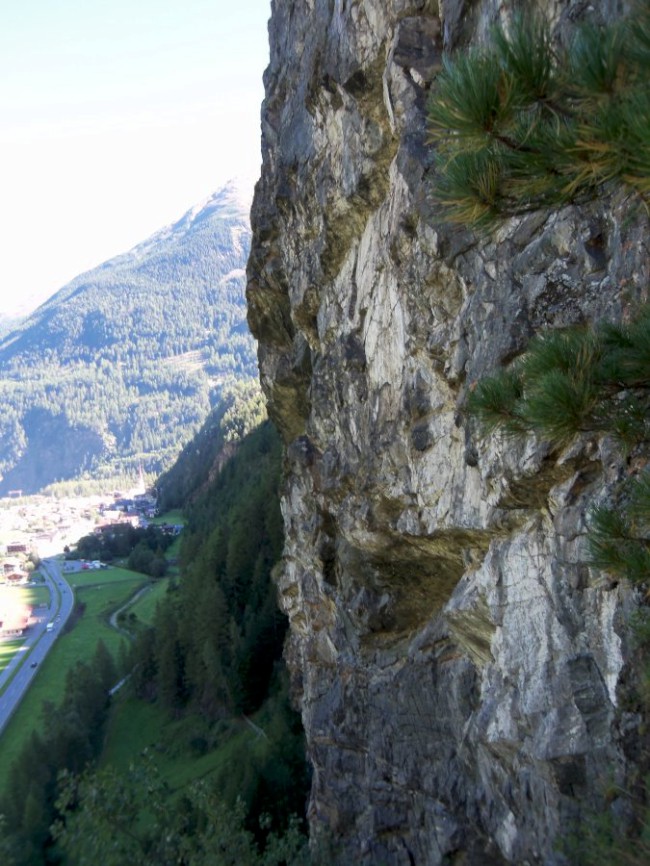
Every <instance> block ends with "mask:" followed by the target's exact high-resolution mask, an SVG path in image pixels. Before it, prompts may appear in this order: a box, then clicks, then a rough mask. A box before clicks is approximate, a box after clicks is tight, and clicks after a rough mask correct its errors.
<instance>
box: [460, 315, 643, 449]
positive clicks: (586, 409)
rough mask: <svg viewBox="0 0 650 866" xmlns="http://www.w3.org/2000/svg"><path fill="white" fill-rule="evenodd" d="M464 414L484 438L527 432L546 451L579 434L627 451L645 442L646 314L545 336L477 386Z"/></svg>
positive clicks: (542, 335)
mask: <svg viewBox="0 0 650 866" xmlns="http://www.w3.org/2000/svg"><path fill="white" fill-rule="evenodd" d="M467 409H468V411H469V412H470V413H471V414H473V415H474V416H476V417H477V418H478V419H479V421H480V422H481V424H482V425H483V427H484V428H485V429H486V430H487V431H491V430H494V429H497V428H499V429H502V430H503V431H504V432H505V433H506V434H509V435H514V436H522V435H526V434H528V433H534V434H536V435H537V436H539V437H540V438H542V439H544V440H547V441H548V442H550V444H551V445H553V446H556V447H560V446H563V445H566V444H568V442H570V441H571V439H573V438H574V436H575V435H576V434H578V433H581V432H603V433H609V434H611V435H612V436H614V437H615V438H616V439H617V440H618V442H619V443H620V444H621V446H622V447H623V448H624V449H626V450H629V449H630V448H632V447H633V446H635V445H638V444H640V443H643V442H646V441H647V440H648V439H649V438H650V411H649V410H650V308H646V309H645V310H644V311H643V313H642V314H641V315H640V317H639V318H638V319H637V320H636V321H635V322H633V323H631V324H628V325H612V324H606V325H601V326H599V327H595V328H570V329H566V330H556V331H549V332H546V333H543V334H540V335H538V336H537V337H535V338H534V339H533V340H532V341H531V343H530V344H529V346H528V349H527V351H526V352H525V353H524V354H523V355H522V356H521V357H520V358H519V359H517V361H515V362H514V363H513V364H512V365H511V366H510V367H509V368H508V369H506V370H503V371H501V372H500V373H498V374H497V375H495V376H491V377H488V378H485V379H482V380H481V381H480V382H478V383H477V384H476V386H475V388H474V390H473V391H471V392H470V394H469V397H468V400H467Z"/></svg>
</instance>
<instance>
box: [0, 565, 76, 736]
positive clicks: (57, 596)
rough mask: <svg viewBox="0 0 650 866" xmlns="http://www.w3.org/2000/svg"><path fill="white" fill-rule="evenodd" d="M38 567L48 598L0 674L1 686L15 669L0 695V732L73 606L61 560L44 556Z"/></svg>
mask: <svg viewBox="0 0 650 866" xmlns="http://www.w3.org/2000/svg"><path fill="white" fill-rule="evenodd" d="M40 571H41V574H42V575H43V577H44V578H45V581H46V583H48V584H49V586H50V591H51V599H52V600H51V602H50V607H49V609H48V611H47V615H46V616H43V617H41V618H40V619H39V621H38V622H37V623H35V624H34V625H32V626H30V628H29V632H28V635H27V639H26V640H25V643H24V644H23V646H22V647H21V649H20V650H19V652H17V653H16V655H15V656H14V657H13V659H12V660H11V664H9V665H8V666H7V667H6V668H5V670H4V671H3V672H2V674H1V675H0V687H2V685H3V684H4V683H5V682H6V681H7V680H8V679H9V677H10V676H11V674H12V673H13V672H14V671H16V670H17V673H16V675H15V677H14V678H13V680H12V681H11V683H10V684H9V686H8V687H7V690H6V691H5V692H4V694H3V695H2V697H0V734H1V733H2V731H3V730H4V729H5V726H6V725H7V723H8V721H9V719H10V718H11V716H12V714H13V713H14V711H15V710H16V707H17V706H18V704H19V703H20V702H21V700H22V698H23V696H24V694H25V692H26V691H27V689H28V688H29V686H30V684H31V682H32V680H33V679H34V677H35V676H36V674H37V673H38V670H39V667H40V665H41V663H42V662H43V659H44V658H45V656H46V655H47V654H48V652H49V651H50V649H51V648H52V645H53V643H54V641H55V640H56V639H57V637H58V636H59V634H60V633H61V629H62V628H63V626H64V625H65V623H66V621H67V619H68V617H69V616H70V614H71V613H72V608H73V607H74V594H73V592H72V589H71V587H70V585H69V584H68V582H67V581H66V580H65V578H64V577H63V574H62V573H61V563H60V562H59V561H58V560H56V559H44V560H42V562H41V568H40ZM48 622H54V629H53V630H52V631H47V630H46V625H47V624H48ZM30 650H31V651H30ZM34 663H36V665H35V666H34Z"/></svg>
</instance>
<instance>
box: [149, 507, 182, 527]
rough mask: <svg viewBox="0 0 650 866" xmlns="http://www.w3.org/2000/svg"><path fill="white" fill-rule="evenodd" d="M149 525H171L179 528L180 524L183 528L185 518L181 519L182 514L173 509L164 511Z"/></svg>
mask: <svg viewBox="0 0 650 866" xmlns="http://www.w3.org/2000/svg"><path fill="white" fill-rule="evenodd" d="M151 523H171V524H173V525H177V524H178V525H179V526H180V525H181V524H182V525H183V526H185V518H184V517H183V512H182V511H179V509H178V508H175V509H174V510H173V511H166V512H165V513H164V514H161V515H159V516H158V517H154V519H153V520H152V521H151Z"/></svg>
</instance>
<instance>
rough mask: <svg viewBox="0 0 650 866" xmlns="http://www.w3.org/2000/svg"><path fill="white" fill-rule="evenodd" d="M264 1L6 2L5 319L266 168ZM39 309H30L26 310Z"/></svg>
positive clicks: (0, 70)
mask: <svg viewBox="0 0 650 866" xmlns="http://www.w3.org/2000/svg"><path fill="white" fill-rule="evenodd" d="M269 15H270V0H234V2H233V0H19V2H18V0H14V2H8V0H7V2H2V3H1V5H0V81H1V82H2V85H1V86H0V238H1V247H0V250H1V252H0V313H2V312H7V311H10V310H14V309H16V308H18V307H19V306H20V305H21V304H23V305H24V304H25V302H26V301H28V300H30V299H33V298H34V296H38V299H39V301H40V300H43V299H44V297H46V296H49V295H50V294H52V293H53V292H54V291H56V290H57V289H59V288H60V287H61V286H62V285H64V284H65V283H66V282H68V281H69V280H70V279H72V278H73V277H74V276H76V275H77V274H78V273H81V272H82V271H84V270H87V269H88V268H91V267H94V266H95V265H97V264H100V263H101V262H102V261H105V260H106V259H108V258H110V257H112V256H113V255H116V254H118V253H120V252H124V251H126V250H127V249H129V248H130V247H132V246H133V245H135V244H136V243H138V242H139V241H141V240H144V239H145V238H146V237H147V236H148V235H149V234H151V233H152V232H153V231H155V230H156V229H158V228H161V227H162V226H164V225H166V224H167V223H169V222H171V221H173V220H174V219H176V218H178V217H180V216H181V215H182V213H183V212H184V211H185V210H187V209H188V208H189V207H190V206H192V205H193V204H196V203H197V202H199V201H201V200H202V199H203V198H206V197H207V196H208V195H209V194H210V193H212V192H213V191H214V190H215V189H217V188H218V187H219V186H220V185H221V184H222V183H223V182H224V181H225V180H227V179H228V178H230V177H232V176H234V175H248V176H249V177H250V178H251V185H252V180H253V179H254V178H255V177H256V176H257V174H258V172H259V164H260V156H259V153H260V144H259V139H260V132H259V126H260V124H259V114H260V104H261V100H262V96H263V89H262V73H263V71H264V68H265V66H266V64H267V61H268V45H267V30H266V25H267V21H268V18H269ZM32 305H33V301H32Z"/></svg>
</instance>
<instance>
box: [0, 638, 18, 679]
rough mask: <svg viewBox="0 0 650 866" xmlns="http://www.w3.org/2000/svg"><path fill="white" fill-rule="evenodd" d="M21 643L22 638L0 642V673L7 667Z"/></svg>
mask: <svg viewBox="0 0 650 866" xmlns="http://www.w3.org/2000/svg"><path fill="white" fill-rule="evenodd" d="M23 643H24V641H23V638H17V639H16V640H6V641H0V673H2V671H3V670H4V669H5V668H6V667H7V665H8V664H9V663H10V661H11V660H12V658H13V657H14V656H15V654H16V653H17V652H18V650H19V649H20V647H21V646H22V645H23Z"/></svg>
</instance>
